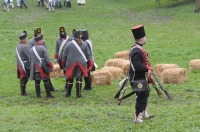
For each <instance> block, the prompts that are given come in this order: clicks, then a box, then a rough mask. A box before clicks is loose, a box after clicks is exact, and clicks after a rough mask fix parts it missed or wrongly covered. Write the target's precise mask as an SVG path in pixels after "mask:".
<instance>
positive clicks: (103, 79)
mask: <svg viewBox="0 0 200 132" xmlns="http://www.w3.org/2000/svg"><path fill="white" fill-rule="evenodd" d="M91 77H92V86H94V85H111V82H112V79H111V78H112V75H111V73H110V72H109V71H107V70H96V71H94V72H92V73H91Z"/></svg>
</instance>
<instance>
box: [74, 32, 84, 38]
mask: <svg viewBox="0 0 200 132" xmlns="http://www.w3.org/2000/svg"><path fill="white" fill-rule="evenodd" d="M73 34H74V38H81V37H82V32H81V31H80V30H77V31H74V32H73Z"/></svg>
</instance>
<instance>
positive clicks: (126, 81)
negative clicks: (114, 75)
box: [117, 78, 128, 105]
mask: <svg viewBox="0 0 200 132" xmlns="http://www.w3.org/2000/svg"><path fill="white" fill-rule="evenodd" d="M127 83H128V78H127V79H126V80H125V81H124V83H123V84H124V85H123V88H122V90H121V92H120V95H119V97H118V102H117V104H118V105H120V104H121V101H122V100H120V99H121V98H123V95H124V94H125V91H126V89H127Z"/></svg>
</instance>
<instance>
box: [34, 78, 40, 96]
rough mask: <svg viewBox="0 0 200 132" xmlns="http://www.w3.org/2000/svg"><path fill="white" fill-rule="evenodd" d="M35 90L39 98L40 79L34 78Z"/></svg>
mask: <svg viewBox="0 0 200 132" xmlns="http://www.w3.org/2000/svg"><path fill="white" fill-rule="evenodd" d="M35 91H36V94H37V98H41V95H40V80H35Z"/></svg>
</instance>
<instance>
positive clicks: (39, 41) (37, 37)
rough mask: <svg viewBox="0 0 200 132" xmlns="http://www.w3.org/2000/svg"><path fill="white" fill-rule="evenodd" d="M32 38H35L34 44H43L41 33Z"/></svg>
mask: <svg viewBox="0 0 200 132" xmlns="http://www.w3.org/2000/svg"><path fill="white" fill-rule="evenodd" d="M34 39H35V42H36V45H43V35H42V34H40V35H38V36H36V37H35V38H34Z"/></svg>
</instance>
